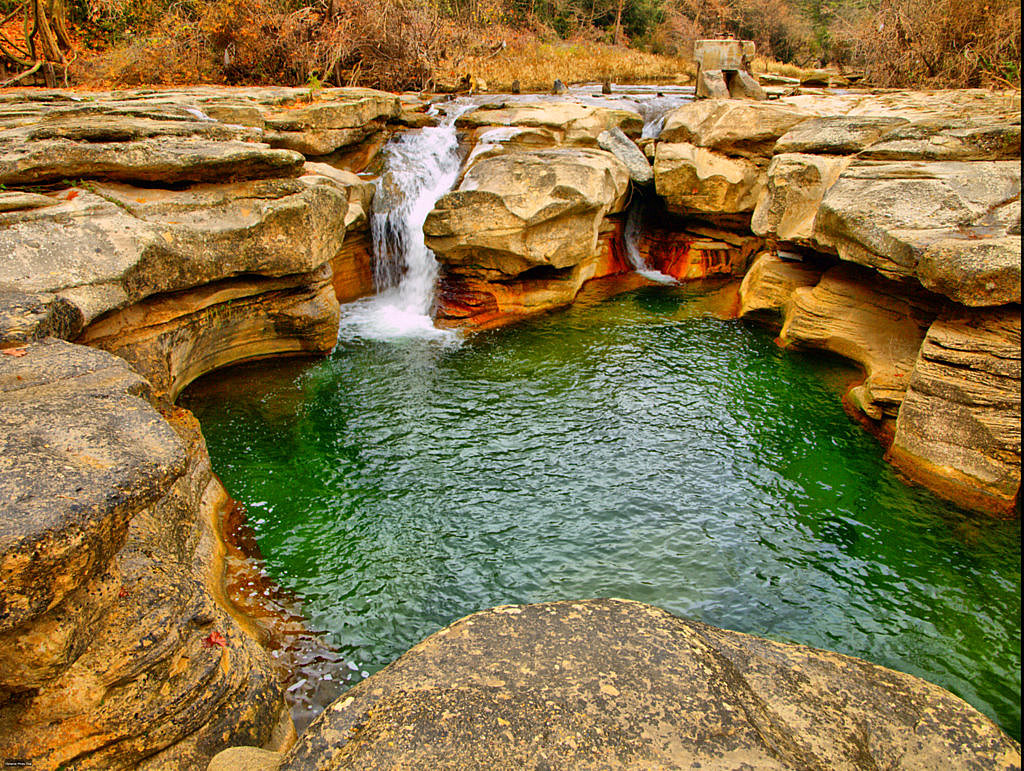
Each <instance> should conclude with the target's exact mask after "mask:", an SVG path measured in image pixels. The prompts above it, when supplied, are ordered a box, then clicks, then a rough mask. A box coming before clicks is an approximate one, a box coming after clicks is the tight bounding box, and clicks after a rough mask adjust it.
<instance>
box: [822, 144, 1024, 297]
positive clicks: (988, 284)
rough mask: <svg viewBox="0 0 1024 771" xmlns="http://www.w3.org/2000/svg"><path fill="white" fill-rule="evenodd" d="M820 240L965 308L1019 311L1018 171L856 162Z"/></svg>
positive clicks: (827, 204) (829, 202)
mask: <svg viewBox="0 0 1024 771" xmlns="http://www.w3.org/2000/svg"><path fill="white" fill-rule="evenodd" d="M814 239H815V240H816V241H817V242H818V243H819V244H821V245H823V246H825V247H828V248H832V249H835V250H836V251H837V252H838V253H839V256H840V257H841V258H842V259H844V260H848V261H850V262H856V263H859V264H861V265H866V266H868V267H871V268H874V269H875V270H877V271H879V272H880V273H881V274H883V275H885V276H888V277H890V278H915V279H917V280H918V281H920V283H921V284H922V285H923V286H925V287H926V288H928V289H932V290H933V291H939V292H941V293H942V294H945V295H946V296H947V297H950V299H952V300H955V301H957V302H959V303H961V304H963V305H972V306H986V305H1002V304H1003V303H1007V302H1017V303H1019V302H1020V161H1019V160H1016V161H976V162H953V161H943V162H938V161H936V162H928V161H892V162H889V161H886V162H881V161H880V162H872V161H857V162H855V163H854V164H853V165H851V166H849V167H848V168H847V169H846V170H845V171H844V172H843V173H842V174H841V175H840V177H839V179H838V180H837V181H836V182H835V184H833V185H832V186H831V187H830V188H829V189H828V191H827V192H826V193H825V195H824V197H823V200H822V202H821V208H820V210H819V212H818V216H817V220H816V222H815V225H814ZM949 263H954V264H955V267H952V269H949V268H947V265H948V264H949Z"/></svg>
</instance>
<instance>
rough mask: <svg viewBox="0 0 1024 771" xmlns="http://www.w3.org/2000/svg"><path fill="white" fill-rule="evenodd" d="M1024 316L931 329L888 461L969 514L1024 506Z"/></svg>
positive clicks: (988, 314)
mask: <svg viewBox="0 0 1024 771" xmlns="http://www.w3.org/2000/svg"><path fill="white" fill-rule="evenodd" d="M1020 334H1021V331H1020V308H1019V307H1018V306H1004V307H1002V308H987V309H968V308H949V309H947V310H946V311H944V312H943V313H942V315H941V316H940V317H939V318H938V319H937V320H936V321H935V323H934V324H932V325H931V327H930V328H929V329H928V334H927V336H926V337H925V340H924V344H923V345H922V346H921V352H920V355H919V356H918V358H917V361H916V363H915V365H914V371H913V373H912V374H911V376H910V383H909V387H908V388H907V394H906V397H905V398H904V400H903V404H902V406H901V407H900V414H899V418H898V419H897V421H896V436H895V438H894V440H893V444H892V446H891V447H890V449H889V454H888V459H889V460H890V461H891V462H892V463H893V464H894V465H895V466H896V467H897V468H899V469H900V470H901V471H902V472H903V473H904V474H906V475H907V476H908V477H910V478H911V479H913V480H915V481H917V482H920V483H922V484H924V485H926V486H927V487H929V488H931V489H932V490H934V491H935V492H937V493H939V494H940V495H942V496H943V497H945V498H949V499H950V500H953V501H955V502H956V503H959V504H960V505H962V506H966V507H968V508H972V509H977V510H980V511H985V512H988V513H991V514H996V515H999V516H1013V514H1014V510H1015V508H1016V507H1017V506H1019V502H1020V361H1021V353H1020V352H1021V338H1020Z"/></svg>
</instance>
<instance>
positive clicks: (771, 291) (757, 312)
mask: <svg viewBox="0 0 1024 771" xmlns="http://www.w3.org/2000/svg"><path fill="white" fill-rule="evenodd" d="M822 272H823V269H822V267H821V266H817V265H809V264H807V263H805V262H799V261H795V260H783V259H782V258H780V257H779V256H778V255H777V254H775V255H773V254H771V253H770V252H761V253H760V254H758V255H757V256H756V257H755V258H754V260H753V262H752V264H751V266H750V269H749V270H748V271H747V273H746V275H744V277H743V283H742V284H740V308H739V315H740V316H741V317H743V316H751V317H753V318H756V319H758V320H760V321H767V322H769V323H772V324H773V325H780V324H781V323H782V321H783V320H784V319H785V317H786V315H787V312H788V308H789V304H790V302H791V301H792V299H793V293H794V292H795V291H796V290H797V289H798V288H799V287H813V286H815V285H817V283H818V282H819V281H820V280H821V274H822Z"/></svg>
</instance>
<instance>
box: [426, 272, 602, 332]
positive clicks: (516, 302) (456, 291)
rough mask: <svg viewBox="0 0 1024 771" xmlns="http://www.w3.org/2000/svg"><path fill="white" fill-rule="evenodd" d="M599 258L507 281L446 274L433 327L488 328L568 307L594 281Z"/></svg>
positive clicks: (443, 278)
mask: <svg viewBox="0 0 1024 771" xmlns="http://www.w3.org/2000/svg"><path fill="white" fill-rule="evenodd" d="M600 261H601V259H600V257H599V255H596V254H595V255H594V256H593V257H591V258H590V259H588V260H584V261H583V262H580V263H577V264H576V265H574V266H572V267H571V268H564V269H562V270H555V269H551V268H543V269H540V270H538V271H536V272H533V271H531V272H530V273H526V274H521V275H519V276H517V277H516V278H513V279H509V280H508V281H487V280H485V279H482V278H478V277H475V276H471V275H461V274H458V273H449V274H447V275H443V276H442V277H441V283H440V286H439V288H438V294H437V310H436V315H435V324H436V325H437V326H439V327H444V328H449V329H491V328H494V327H500V326H503V325H505V324H510V323H512V322H514V321H517V320H519V319H523V318H526V317H527V316H535V315H537V314H538V313H544V312H546V311H550V310H554V309H556V308H562V307H564V306H566V305H569V304H570V303H571V302H572V301H573V299H574V298H575V297H576V295H577V294H578V293H579V291H580V288H581V287H582V286H583V284H584V283H585V282H586V281H589V280H590V279H592V278H594V277H595V275H596V272H597V267H598V263H599V262H600Z"/></svg>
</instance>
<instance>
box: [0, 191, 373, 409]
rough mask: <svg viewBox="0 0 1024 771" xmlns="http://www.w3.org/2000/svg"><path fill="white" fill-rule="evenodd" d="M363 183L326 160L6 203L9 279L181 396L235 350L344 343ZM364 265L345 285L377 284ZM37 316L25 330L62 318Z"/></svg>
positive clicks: (0, 236)
mask: <svg viewBox="0 0 1024 771" xmlns="http://www.w3.org/2000/svg"><path fill="white" fill-rule="evenodd" d="M359 185H363V183H359ZM358 190H359V187H358V186H356V185H353V186H352V187H351V188H349V187H344V186H342V184H341V182H340V181H339V179H338V178H337V176H336V175H335V176H323V175H321V174H306V175H304V176H302V177H299V178H296V179H274V180H256V181H245V182H236V183H227V184H219V185H214V184H205V185H194V186H192V187H189V188H187V189H186V190H182V191H176V190H165V189H153V188H137V187H131V186H127V185H121V184H114V183H92V184H91V185H89V189H88V190H86V189H81V188H74V189H72V190H70V191H64V192H62V193H59V194H58V196H59V199H60V200H55V205H53V206H49V207H46V208H45V209H32V210H28V211H21V212H8V213H6V214H0V219H2V220H3V224H4V225H6V227H4V228H2V229H0V244H2V246H3V247H4V248H6V249H7V250H8V254H9V259H8V260H7V261H6V262H5V263H4V265H3V266H2V267H0V284H9V285H12V286H18V287H19V288H21V289H22V290H25V291H30V292H32V293H34V296H35V297H36V298H38V299H37V302H39V303H42V305H43V306H47V304H49V305H48V306H47V307H49V306H54V307H60V308H61V311H60V314H59V315H60V318H61V319H64V320H70V321H65V322H64V324H63V327H62V331H64V332H65V333H66V334H64V335H63V336H65V337H70V338H73V337H75V336H78V335H81V339H82V341H83V342H87V343H89V344H92V345H97V346H99V347H103V348H106V349H108V350H112V351H114V352H116V353H118V354H119V355H122V356H125V357H126V358H128V360H129V361H131V362H132V363H133V365H135V366H136V368H137V369H138V370H139V371H140V372H142V373H143V374H144V375H145V376H146V377H148V378H149V379H150V381H151V382H152V383H153V385H154V386H155V387H156V388H157V389H158V390H159V391H161V392H163V393H167V394H168V395H170V396H171V397H173V396H175V395H177V393H178V392H180V390H181V389H182V388H183V387H184V386H185V385H187V384H188V383H189V382H191V380H193V379H195V378H196V377H198V376H200V375H202V374H204V373H205V372H209V371H211V370H212V369H216V368H218V367H221V366H225V365H227V364H231V363H235V362H239V361H245V360H249V359H253V358H260V357H263V356H267V355H271V354H280V353H300V352H307V353H318V352H326V351H329V350H330V349H331V348H332V347H333V346H334V344H335V342H336V334H337V323H338V303H337V299H336V295H335V294H334V292H333V291H332V289H331V284H332V274H331V270H330V267H329V266H330V264H331V263H332V261H334V262H337V263H340V265H346V264H353V263H355V264H357V263H358V255H353V257H354V258H356V259H355V260H353V261H352V262H348V261H346V260H345V259H344V257H343V256H342V257H340V258H339V255H341V252H342V242H343V238H344V235H345V225H346V219H347V217H346V215H347V213H348V207H349V199H350V196H355V197H356V198H357V199H358V195H359V194H360V193H357V192H353V191H358ZM360 205H361V204H360ZM356 211H357V213H358V214H360V215H361V216H362V219H363V221H365V214H364V213H362V211H363V210H362V209H361V208H357V210H356ZM365 261H366V260H365V259H364V260H363V262H365ZM367 268H368V266H367ZM352 272H353V273H354V274H356V275H353V276H352V277H351V278H350V280H349V282H348V283H349V286H348V287H347V291H346V293H347V294H348V295H349V296H350V297H351V296H352V295H360V294H365V293H367V291H366V290H367V289H369V288H370V287H367V286H366V285H367V284H370V282H371V281H372V279H371V278H369V276H364V275H358V271H357V270H353V271H352ZM368 272H369V271H368V270H366V271H365V273H368ZM339 273H341V271H339ZM370 286H371V287H372V284H370ZM38 312H39V311H35V312H34V313H38ZM8 315H10V316H12V319H11V324H13V325H14V326H17V323H16V322H15V321H14V319H13V315H14V311H13V310H9V311H8ZM21 315H22V316H24V313H21ZM34 323H35V322H32V321H24V322H23V325H27V326H26V333H25V334H26V335H27V336H26V337H25V338H24V339H29V337H31V336H38V330H48V329H50V327H48V326H46V325H45V324H43V323H42V322H39V323H38V324H36V326H34V327H33V326H32V324H34ZM39 324H42V326H40V325H39ZM8 328H9V329H10V328H11V327H10V326H9V327H8ZM32 329H35V330H36V332H33V331H31V330H32Z"/></svg>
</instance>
